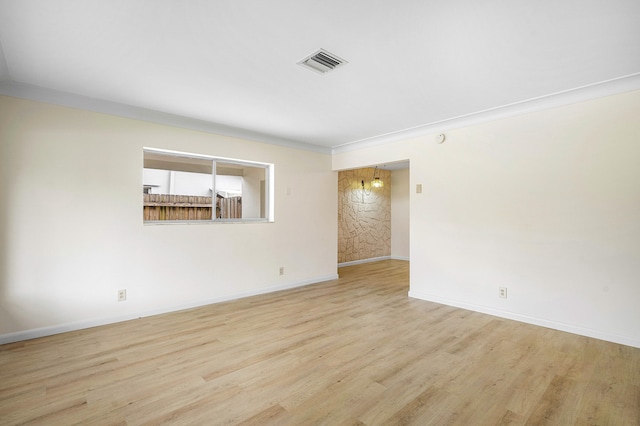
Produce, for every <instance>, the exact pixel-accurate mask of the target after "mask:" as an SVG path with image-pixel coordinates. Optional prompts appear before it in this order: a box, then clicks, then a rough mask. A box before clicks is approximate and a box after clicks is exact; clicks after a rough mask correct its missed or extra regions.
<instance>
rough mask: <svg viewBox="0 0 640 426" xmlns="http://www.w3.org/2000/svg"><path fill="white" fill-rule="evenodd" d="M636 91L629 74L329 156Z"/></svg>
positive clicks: (638, 78) (638, 79) (639, 78)
mask: <svg viewBox="0 0 640 426" xmlns="http://www.w3.org/2000/svg"><path fill="white" fill-rule="evenodd" d="M639 89H640V73H636V74H630V75H627V76H623V77H619V78H614V79H611V80H606V81H602V82H599V83H594V84H590V85H586V86H581V87H576V88H574V89H570V90H565V91H562V92H557V93H552V94H549V95H545V96H540V97H537V98H532V99H527V100H524V101H520V102H514V103H511V104H507V105H503V106H500V107H496V108H491V109H486V110H483V111H478V112H474V113H471V114H466V115H461V116H459V117H454V118H449V119H446V120H441V121H435V122H432V123H427V124H423V125H421V126H416V127H412V128H409V129H405V130H400V131H397V132H391V133H387V134H384V135H379V136H374V137H371V138H367V139H361V140H357V141H353V142H347V143H344V144H341V145H336V146H334V147H333V148H332V150H331V153H332V154H339V153H342V152H349V151H356V150H359V149H365V148H370V147H373V146H377V145H383V144H387V143H390V142H397V141H399V140H405V139H410V138H416V137H420V136H424V135H427V134H435V133H440V132H444V131H448V130H453V129H458V128H461V127H466V126H471V125H475V124H480V123H485V122H489V121H494V120H499V119H502V118H507V117H513V116H516V115H522V114H526V113H530V112H535V111H542V110H545V109H550V108H555V107H559V106H563V105H569V104H573V103H577V102H583V101H588V100H591V99H596V98H602V97H605V96H611V95H616V94H619V93H624V92H630V91H633V90H639Z"/></svg>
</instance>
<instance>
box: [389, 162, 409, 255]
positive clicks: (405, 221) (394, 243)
mask: <svg viewBox="0 0 640 426" xmlns="http://www.w3.org/2000/svg"><path fill="white" fill-rule="evenodd" d="M391 175H392V176H393V179H392V180H391V257H392V258H393V259H400V260H409V241H410V239H409V169H401V170H394V171H393V172H391Z"/></svg>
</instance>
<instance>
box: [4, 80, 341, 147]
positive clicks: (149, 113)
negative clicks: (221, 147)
mask: <svg viewBox="0 0 640 426" xmlns="http://www.w3.org/2000/svg"><path fill="white" fill-rule="evenodd" d="M0 94H1V95H6V96H12V97H15V98H22V99H28V100H32V101H39V102H45V103H50V104H55V105H61V106H66V107H71V108H77V109H83V110H87V111H93V112H99V113H103V114H109V115H115V116H119V117H125V118H131V119H134V120H141V121H148V122H151V123H157V124H164V125H168V126H173V127H180V128H184V129H190V130H197V131H201V132H207V133H213V134H217V135H223V136H230V137H234V138H240V139H248V140H252V141H256V142H262V143H267V144H271V145H279V146H284V147H287V148H294V149H301V150H305V151H312V152H319V153H321V154H331V148H329V147H324V146H320V145H313V144H309V143H304V142H298V141H294V140H290V139H284V138H278V137H275V136H271V135H268V134H264V133H259V132H254V131H251V130H246V129H241V128H238V127H232V126H226V125H224V124H218V123H213V122H210V121H205V120H198V119H194V118H189V117H183V116H180V115H175V114H169V113H165V112H160V111H154V110H150V109H146V108H140V107H135V106H131V105H126V104H120V103H117V102H111V101H105V100H101V99H95V98H90V97H86V96H81V95H76V94H73V93H67V92H60V91H57V90H52V89H47V88H44V87H39V86H33V85H30V84H25V83H18V82H15V81H10V80H5V81H0Z"/></svg>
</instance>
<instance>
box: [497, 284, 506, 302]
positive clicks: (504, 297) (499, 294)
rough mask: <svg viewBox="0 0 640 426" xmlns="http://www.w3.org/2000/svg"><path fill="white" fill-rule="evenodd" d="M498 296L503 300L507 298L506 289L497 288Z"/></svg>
mask: <svg viewBox="0 0 640 426" xmlns="http://www.w3.org/2000/svg"><path fill="white" fill-rule="evenodd" d="M498 296H500V297H501V298H503V299H506V298H507V288H506V287H498Z"/></svg>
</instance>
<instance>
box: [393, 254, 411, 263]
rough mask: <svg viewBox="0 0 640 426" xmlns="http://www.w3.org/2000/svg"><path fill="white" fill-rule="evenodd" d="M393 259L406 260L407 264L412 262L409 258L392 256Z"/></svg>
mask: <svg viewBox="0 0 640 426" xmlns="http://www.w3.org/2000/svg"><path fill="white" fill-rule="evenodd" d="M391 259H393V260H405V261H407V262H409V261H410V260H411V259H410V258H409V257H406V256H393V255H391Z"/></svg>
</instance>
